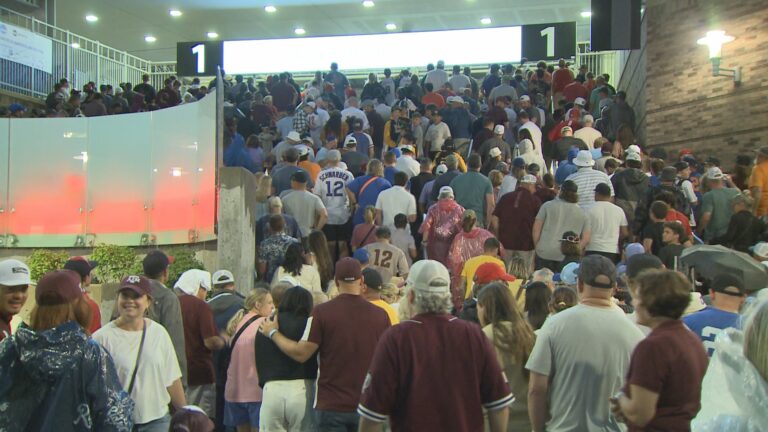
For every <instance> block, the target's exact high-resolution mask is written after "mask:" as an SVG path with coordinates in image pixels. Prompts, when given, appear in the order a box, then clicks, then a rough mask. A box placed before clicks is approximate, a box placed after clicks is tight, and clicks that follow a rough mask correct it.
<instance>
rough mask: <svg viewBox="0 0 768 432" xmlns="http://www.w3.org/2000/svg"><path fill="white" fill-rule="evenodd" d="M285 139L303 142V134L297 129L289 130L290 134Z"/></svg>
mask: <svg viewBox="0 0 768 432" xmlns="http://www.w3.org/2000/svg"><path fill="white" fill-rule="evenodd" d="M285 139H288V140H291V141H293V142H301V135H299V133H298V132H296V131H290V132H288V135H286V137H285Z"/></svg>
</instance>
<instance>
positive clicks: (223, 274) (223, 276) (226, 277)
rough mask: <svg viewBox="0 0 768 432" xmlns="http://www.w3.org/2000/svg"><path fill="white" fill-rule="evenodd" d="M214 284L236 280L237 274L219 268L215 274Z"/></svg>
mask: <svg viewBox="0 0 768 432" xmlns="http://www.w3.org/2000/svg"><path fill="white" fill-rule="evenodd" d="M212 279H213V284H214V285H223V284H228V283H234V282H235V276H234V275H233V274H232V272H231V271H229V270H218V271H217V272H215V273H214V274H213V278H212Z"/></svg>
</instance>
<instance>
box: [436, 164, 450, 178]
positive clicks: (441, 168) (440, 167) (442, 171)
mask: <svg viewBox="0 0 768 432" xmlns="http://www.w3.org/2000/svg"><path fill="white" fill-rule="evenodd" d="M447 172H448V167H447V166H445V164H440V165H438V166H437V168H435V174H437V175H440V174H445V173H447Z"/></svg>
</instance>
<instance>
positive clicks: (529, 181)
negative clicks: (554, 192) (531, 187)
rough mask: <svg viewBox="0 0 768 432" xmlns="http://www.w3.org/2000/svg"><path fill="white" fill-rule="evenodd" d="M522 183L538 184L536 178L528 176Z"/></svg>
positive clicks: (525, 176)
mask: <svg viewBox="0 0 768 432" xmlns="http://www.w3.org/2000/svg"><path fill="white" fill-rule="evenodd" d="M520 183H527V184H536V176H533V175H530V174H526V175H524V176H523V178H521V179H520Z"/></svg>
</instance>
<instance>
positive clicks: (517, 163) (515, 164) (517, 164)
mask: <svg viewBox="0 0 768 432" xmlns="http://www.w3.org/2000/svg"><path fill="white" fill-rule="evenodd" d="M512 168H525V159H523V158H521V157H517V158H514V159H513V160H512Z"/></svg>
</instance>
